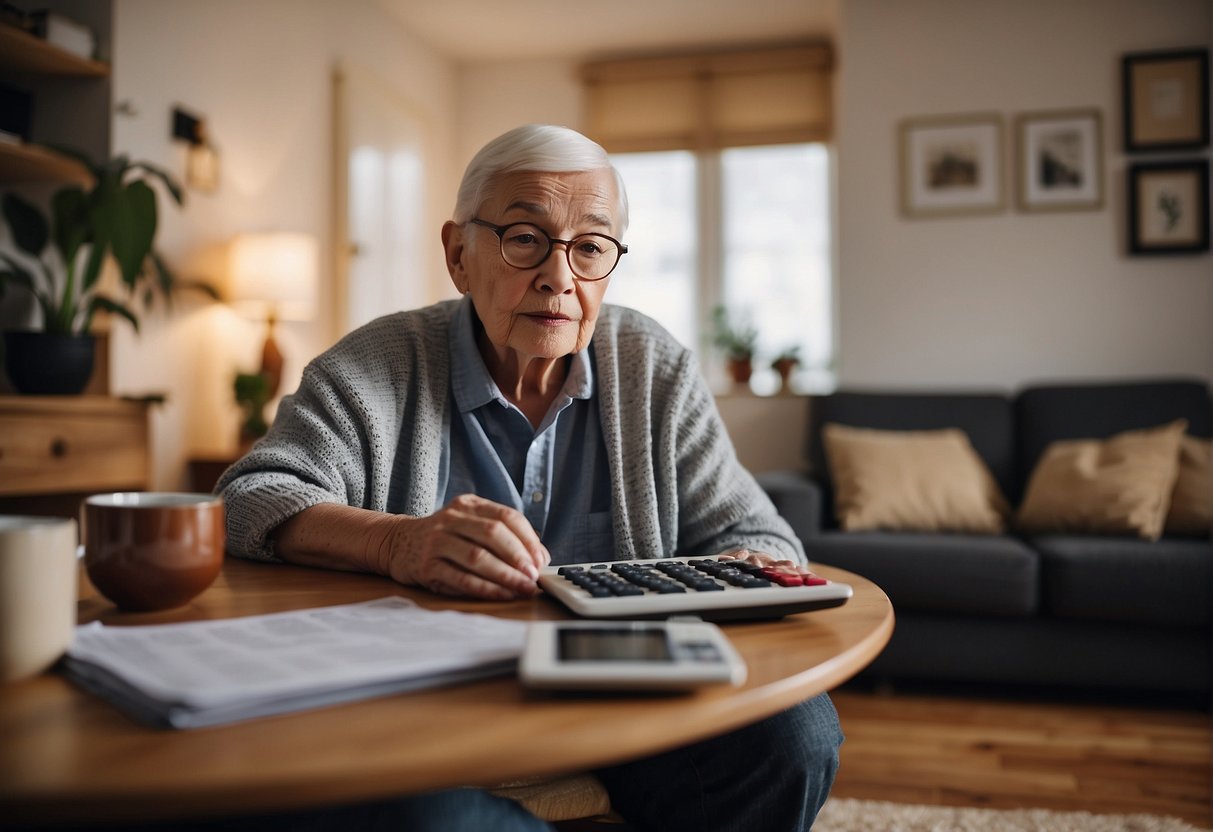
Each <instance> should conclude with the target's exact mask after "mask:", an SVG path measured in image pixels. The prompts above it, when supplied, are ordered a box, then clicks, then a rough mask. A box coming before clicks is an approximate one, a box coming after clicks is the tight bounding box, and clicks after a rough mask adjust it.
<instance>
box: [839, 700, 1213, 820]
mask: <svg viewBox="0 0 1213 832" xmlns="http://www.w3.org/2000/svg"><path fill="white" fill-rule="evenodd" d="M832 696H833V698H834V703H835V705H836V706H837V707H838V712H839V717H840V719H841V720H842V726H843V732H844V733H845V734H846V737H847V739H846V742H845V743H844V744H843V747H842V752H841V757H842V762H841V767H840V770H839V773H838V779H837V781H836V783H835V786H834V792H833V793H834V794H835V795H838V796H839V797H855V798H863V799H870V800H892V801H896V802H903V803H927V804H936V805H948V806H976V807H982V806H984V807H990V808H1000V809H1013V808H1044V809H1054V810H1058V811H1090V812H1116V813H1138V812H1144V813H1150V814H1161V815H1171V816H1174V817H1178V818H1181V819H1183V820H1185V821H1187V822H1188V823H1190V824H1192V825H1194V826H1197V827H1199V828H1202V829H1210V828H1213V825H1211V823H1213V807H1211V796H1210V795H1211V790H1210V779H1211V777H1213V746H1211V738H1213V724H1211V721H1210V716H1209V714H1208V712H1207V711H1204V710H1199V709H1198V708H1196V707H1181V706H1150V707H1135V706H1131V705H1126V704H1102V703H1098V702H1085V701H1068V700H1066V699H1065V698H1060V697H1059V698H1058V700H1057V701H1050V700H1040V699H1037V698H1031V699H1025V698H1023V697H1011V698H1008V699H1006V700H999V699H996V698H992V697H991V696H989V695H974V696H967V695H955V694H951V693H946V692H945V693H922V692H919V691H910V692H899V691H894V692H893V693H887V692H872V691H868V690H863V689H850V688H846V689H843V690H840V691H835V692H834V693H833V694H832Z"/></svg>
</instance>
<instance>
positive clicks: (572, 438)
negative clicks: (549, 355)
mask: <svg viewBox="0 0 1213 832" xmlns="http://www.w3.org/2000/svg"><path fill="white" fill-rule="evenodd" d="M475 314H476V313H475V310H474V309H473V307H472V303H471V299H470V297H464V299H463V301H462V302H461V303H460V306H459V309H458V310H457V311H456V313H455V318H454V320H453V321H452V322H451V323H452V326H451V336H450V351H451V396H452V399H453V404H454V408H453V411H452V412H453V413H454V414H457V415H456V416H455V417H453V418H452V419H451V432H450V447H449V448H445V449H444V451H445V453H444V454H443V456H444V457H446V458H447V459H448V460H449V468H448V474H447V481H446V489H445V492H444V495H443V498H442V505H446V504H447V503H449V502H450V501H451V500H453V499H455V498H456V497H458V496H459V495H460V494H468V493H472V494H478V495H479V496H481V497H484V498H486V499H489V500H493V501H495V502H498V503H502V504H504V505H507V506H511V507H513V508H515V509H517V510H518V511H520V512H522V514H523V515H524V516H525V517H526V518H527V520H529V521H530V523H531V526H533V527H534V529H535V531H536V532H537V533H538V534H539V538H540V539H541V540H542V541H543V544H544V545H545V546H547V548H548V551H549V552H550V553H551V555H552V563H575V562H585V561H591V560H611V559H613V557H614V544H615V535H614V531H613V529H612V527H611V477H610V469H609V467H608V464H607V456H606V443H605V441H604V440H603V436H602V428H601V425H600V423H599V417H598V401H597V397H596V396H595V393H594V358H593V347H592V346H590V347H587V348H586V349H584V350H581V351H580V352H575V353H573V354H572V355H571V356H569V358H568V362H569V366H568V372H567V375H566V376H565V381H564V386H563V387H561V389H560V392H559V393H558V394H557V395H556V398H555V400H553V402H552V405H551V407H550V408H548V412H547V414H546V415H545V416H544V417H543V421H542V422H540V424H539V427H538V428H535V427H533V426H532V425H531V422H530V420H529V419H527V417H526V415H525V414H523V412H522V411H521V410H519V409H518V407H516V406H515V405H514V404H513V403H511V402H510V401H509V400H508V399H506V397H505V396H504V395H503V394H502V392H501V390H500V388H498V386H497V383H496V382H495V381H493V379H492V376H490V375H489V371H488V368H487V367H485V365H484V359H483V358H482V357H481V355H480V350H479V349H477V347H476V322H475V320H474V317H475Z"/></svg>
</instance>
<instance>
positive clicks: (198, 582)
mask: <svg viewBox="0 0 1213 832" xmlns="http://www.w3.org/2000/svg"><path fill="white" fill-rule="evenodd" d="M82 513H83V517H82V523H83V527H84V530H83V534H82V537H83V540H84V565H85V568H86V569H87V570H88V577H89V580H90V581H92V582H93V585H94V586H95V587H97V590H98V591H99V592H100V593H101V594H102V595H104V596H105V597H106V598H108V599H110V600H111V601H113V602H114V603H115V604H117V605H118V606H119V607H120V608H121V609H123V610H128V611H131V612H147V611H151V610H166V609H171V608H172V607H179V606H181V605H183V604H185V603H187V602H188V601H190V599H192V598H193V597H194V596H196V595H197V594H198V593H200V592H202V590H204V589H206V588H207V587H208V586H210V585H211V582H212V581H214V580H215V576H216V575H218V574H219V568H220V567H221V566H222V565H223V542H224V532H223V529H224V526H223V500H222V498H220V497H216V496H214V495H211V494H173V493H157V492H147V493H142V492H140V493H121V494H95V495H93V496H92V497H89V498H88V499H87V500H85V501H84V507H83V511H82Z"/></svg>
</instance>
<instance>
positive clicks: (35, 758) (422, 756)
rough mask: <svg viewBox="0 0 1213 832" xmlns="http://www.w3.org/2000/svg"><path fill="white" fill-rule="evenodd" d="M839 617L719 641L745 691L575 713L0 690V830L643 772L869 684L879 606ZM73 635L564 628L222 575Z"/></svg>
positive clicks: (877, 599)
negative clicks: (229, 623)
mask: <svg viewBox="0 0 1213 832" xmlns="http://www.w3.org/2000/svg"><path fill="white" fill-rule="evenodd" d="M815 568H816V569H817V571H818V572H819V573H820V574H822V575H823V576H825V577H828V578H830V579H832V580H836V581H843V582H845V583H848V584H850V585H851V586H852V587H853V588H854V590H855V594H854V597H853V598H852V599H851V600H850V601H849V602H848V603H847V604H845V605H844V606H842V607H838V608H835V609H830V610H822V611H818V612H812V613H803V614H800V615H793V616H789V617H787V618H783V619H779V620H775V621H764V622H750V623H731V624H727V625H725V630H726V632H727V634H728V636H729V638H730V639H731V640H732V641H733V643H734V644H735V645H736V647H737V648H738V650H739V651H740V652H741V654H742V655H743V656H744V658H745V660H746V663H747V665H748V666H749V678H748V680H747V682H746V683H745V684H744V685H743V686H741V687H738V688H723V687H717V688H706V689H703V690H699V691H696V692H693V693H689V694H676V695H603V694H596V695H582V696H568V695H563V696H562V695H556V694H545V693H539V692H535V691H530V690H527V689H525V688H523V687H522V686H521V685H519V683H518V681H517V679H516V678H514V677H500V678H496V679H491V680H487V681H481V682H473V683H468V684H462V685H458V686H454V687H450V688H442V689H434V690H426V691H421V692H414V693H408V694H402V695H397V696H390V697H386V698H382V699H374V700H366V701H362V702H357V703H353V704H348V705H341V706H335V707H330V708H324V709H320V710H314V711H309V712H305V713H298V714H292V715H285V716H278V717H270V718H265V719H259V720H255V721H252V722H246V723H241V724H236V725H229V726H223V727H216V728H205V729H199V730H193V731H167V730H156V729H151V728H146V727H143V726H141V725H138V724H136V723H134V722H132V721H131V720H129V719H128V718H127V717H125V716H124V715H123V714H121V713H120V712H119V711H117V710H115V709H114V708H113V707H111V706H110V705H108V704H107V703H106V702H104V701H102V700H100V699H98V698H96V697H94V696H92V695H90V694H88V693H85V692H83V691H82V690H80V689H78V688H76V687H75V686H73V685H72V684H70V683H69V682H68V681H67V680H66V679H64V678H63V677H61V676H60V675H58V674H56V673H47V674H44V675H42V676H39V677H37V678H34V679H31V680H28V681H25V682H19V683H15V684H11V685H8V686H6V687H2V688H0V817H3V818H5V819H6V820H7V821H9V822H23V823H35V824H37V823H43V822H45V823H53V822H63V821H94V822H96V821H103V820H108V821H122V820H128V821H130V820H144V819H164V818H174V817H207V816H216V815H224V814H231V813H237V812H252V811H270V810H282V809H295V808H303V807H307V806H315V805H323V804H333V803H340V802H351V801H358V800H368V799H375V798H385V797H389V796H393V795H400V794H407V793H412V792H420V791H425V790H429V789H435V788H445V787H450V786H456V785H483V786H490V785H495V784H499V783H502V782H507V781H514V780H519V779H522V778H528V777H535V776H546V775H554V774H560V773H567V772H574V771H580V770H587V769H591V768H595V767H600V766H603V765H607V764H611V763H615V762H620V761H623V760H627V759H633V758H637V757H642V756H646V755H649V754H653V753H656V752H660V751H662V750H665V749H668V748H673V747H678V746H681V745H686V744H688V743H691V742H694V741H697V740H700V739H703V738H706V737H709V736H712V735H716V734H721V733H724V732H726V731H729V730H732V729H734V728H738V727H740V726H742V725H746V724H749V723H752V722H756V721H758V720H760V719H763V718H765V717H767V716H770V715H772V714H775V713H777V712H779V711H781V710H783V709H785V708H788V707H790V706H791V705H794V704H795V703H797V702H800V701H802V700H804V699H807V698H809V697H811V696H814V695H816V694H819V693H821V692H822V691H826V690H829V689H830V688H832V687H835V686H836V685H838V684H840V683H842V682H843V681H845V680H847V679H848V678H850V677H851V676H853V675H854V674H855V673H857V672H858V671H859V670H861V669H862V668H863V667H864V666H866V665H867V664H868V663H869V662H870V661H871V660H872V659H873V658H875V656H876V655H877V654H878V653H879V652H880V651H881V649H883V647H884V645H885V644H886V643H887V641H888V639H889V636H890V634H891V633H892V630H893V611H892V607H891V606H890V604H889V600H888V598H887V597H886V596H885V594H884V593H883V592H882V591H881V590H880V589H879V588H878V587H877V586H876V585H875V584H873V583H871V582H870V581H868V580H866V579H864V578H861V577H859V576H858V575H854V574H851V573H849V572H844V571H842V570H839V569H832V568H830V567H824V566H822V567H815ZM82 587H83V588H82V592H81V596H82V597H81V601H80V605H79V620H80V622H81V623H86V622H89V621H94V620H100V621H103V622H105V623H107V624H150V623H168V622H176V621H196V620H202V619H215V618H231V617H234V616H243V615H255V614H259V613H268V612H281V611H285V610H292V609H301V608H308V607H318V606H325V605H331V604H345V603H352V602H356V601H365V600H369V599H373V598H379V597H383V596H385V595H393V594H395V595H403V596H406V597H409V598H413V599H414V600H416V601H418V602H419V603H420V604H422V605H423V606H426V607H429V608H435V609H439V608H442V609H452V608H453V609H460V610H465V611H475V612H483V613H488V614H491V615H499V616H503V617H508V618H515V619H544V618H564V617H567V616H565V614H564V613H563V612H562V611H561V609H560V608H559V607H557V606H556V605H555V604H554V603H553V602H551V601H549V600H546V599H543V598H540V599H535V600H530V601H520V602H512V603H489V602H471V601H452V600H450V599H445V598H439V597H438V596H434V595H430V594H428V593H425V592H421V591H414V590H411V589H406V588H404V587H401V586H399V585H396V584H394V583H392V582H390V581H388V580H386V579H384V578H378V577H373V576H367V575H355V574H349V573H341V572H329V571H321V570H315V569H307V568H303V567H295V566H278V565H265V564H257V563H250V562H244V561H235V560H229V561H228V562H227V563H226V564H225V565H224V569H223V572H222V573H221V574H220V576H219V578H218V579H217V580H216V581H215V583H214V584H213V585H212V586H211V587H210V588H209V589H208V590H207V591H206V592H204V593H203V594H202V595H200V596H199V597H198V598H196V599H194V601H193V602H192V603H191V604H189V605H188V606H186V607H182V608H180V609H177V610H172V611H169V612H163V613H143V614H124V613H120V612H118V611H117V610H116V609H115V608H114V607H113V606H112V605H111V604H110V603H109V602H108V601H106V600H105V599H104V598H102V597H100V596H98V595H97V594H96V593H95V592H92V591H91V589H90V588H89V587H88V586H87V581H83V582H82Z"/></svg>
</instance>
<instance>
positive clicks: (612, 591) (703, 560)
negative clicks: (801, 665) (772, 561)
mask: <svg viewBox="0 0 1213 832" xmlns="http://www.w3.org/2000/svg"><path fill="white" fill-rule="evenodd" d="M539 586H540V587H541V588H542V589H543V590H544V591H545V592H547V593H548V594H549V595H551V596H552V597H553V598H555V599H556V600H557V601H559V602H560V603H561V604H563V605H564V606H565V607H567V608H568V609H569V610H571V611H572V612H574V613H576V614H577V615H580V616H583V617H585V618H618V619H623V618H631V619H657V618H668V617H670V616H673V615H696V616H699V617H700V618H702V619H704V620H706V621H725V620H738V619H757V618H779V617H782V616H785V615H791V614H792V613H798V612H808V611H810V610H820V609H826V608H828V607H837V606H841V605H842V604H845V603H846V601H847V599H848V598H850V597H851V587H850V586H849V585H848V584H843V583H836V582H834V581H828V580H826V579H825V578H820V577H817V576H815V575H814V576H812V577H808V578H803V577H801V576H799V575H787V574H783V573H782V572H780V571H779V570H776V569H771V568H768V567H762V566H756V565H754V564H749V563H743V562H740V561H736V560H720V559H719V558H718V557H716V556H704V557H694V558H668V559H667V558H662V559H647V560H621V561H606V562H603V563H579V564H572V565H567V566H548V567H545V568H544V569H541V570H540V571H539Z"/></svg>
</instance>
